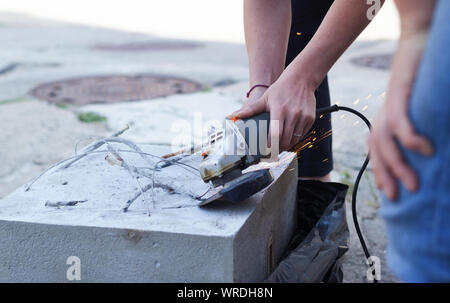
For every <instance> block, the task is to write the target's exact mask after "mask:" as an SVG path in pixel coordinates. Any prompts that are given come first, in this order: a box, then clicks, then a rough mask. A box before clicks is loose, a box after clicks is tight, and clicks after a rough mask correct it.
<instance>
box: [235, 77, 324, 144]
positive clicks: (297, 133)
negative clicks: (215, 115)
mask: <svg viewBox="0 0 450 303" xmlns="http://www.w3.org/2000/svg"><path fill="white" fill-rule="evenodd" d="M253 93H254V92H252V94H253ZM251 97H252V96H251ZM262 112H270V120H271V125H273V123H272V121H277V120H278V125H279V127H278V134H274V136H273V137H274V138H279V146H280V147H281V149H282V150H287V149H289V147H291V146H293V145H295V144H296V143H298V142H299V141H300V139H301V138H302V137H303V136H304V135H305V134H306V133H307V132H308V131H309V130H310V129H311V127H312V125H313V123H314V120H315V115H316V98H315V96H314V88H313V86H310V85H303V84H302V83H301V81H295V79H293V77H289V75H286V73H283V74H282V75H281V76H280V78H279V79H278V80H277V81H276V82H275V83H274V84H272V85H271V86H270V87H269V88H268V89H267V90H266V91H265V93H264V94H263V95H262V96H261V97H260V98H255V97H252V98H251V99H249V100H248V101H247V102H246V103H245V104H244V105H243V106H242V108H241V109H239V110H238V111H236V112H234V113H233V114H232V115H233V116H235V117H237V118H240V119H244V118H249V117H252V116H254V115H257V114H259V113H262ZM271 137H272V127H270V133H269V139H268V144H269V145H270V144H271V142H270V139H271Z"/></svg>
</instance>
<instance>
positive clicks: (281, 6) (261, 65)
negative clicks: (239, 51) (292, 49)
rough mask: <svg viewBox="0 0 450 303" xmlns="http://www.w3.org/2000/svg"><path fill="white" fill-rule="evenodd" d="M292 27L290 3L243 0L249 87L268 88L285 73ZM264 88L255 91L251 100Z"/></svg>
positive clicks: (285, 1) (261, 92) (287, 0)
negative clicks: (261, 85)
mask: <svg viewBox="0 0 450 303" xmlns="http://www.w3.org/2000/svg"><path fill="white" fill-rule="evenodd" d="M290 27H291V1H290V0H244V32H245V43H246V46H247V53H248V60H249V71H250V87H252V86H253V85H256V84H264V85H271V84H272V83H273V82H275V81H276V80H277V79H278V77H279V76H280V75H281V73H282V72H283V70H284V65H285V60H286V51H287V45H288V40H289V31H290ZM265 90H266V88H263V87H258V88H255V89H254V90H253V91H252V93H251V95H250V97H249V98H250V101H251V100H256V99H258V98H259V97H261V96H262V94H263V93H264V92H265Z"/></svg>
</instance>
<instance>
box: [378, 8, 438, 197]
mask: <svg viewBox="0 0 450 303" xmlns="http://www.w3.org/2000/svg"><path fill="white" fill-rule="evenodd" d="M395 2H396V5H397V8H398V11H399V14H400V20H401V35H400V39H399V42H398V47H397V51H396V54H395V57H394V61H393V65H392V73H391V79H390V81H389V87H388V91H387V94H386V102H385V104H384V105H383V108H382V109H381V111H380V113H379V114H378V116H377V118H376V120H375V122H374V127H373V131H372V134H371V135H370V138H369V148H370V155H371V158H372V165H373V171H374V174H375V180H376V183H377V187H378V188H380V189H382V190H383V191H384V192H385V194H386V195H387V196H388V197H389V198H390V199H391V200H395V199H396V197H397V185H396V181H395V180H396V179H399V180H401V182H402V183H403V184H404V185H405V187H406V188H408V189H409V190H411V191H415V190H417V189H418V186H419V184H418V180H417V177H416V174H415V172H414V171H413V170H412V169H411V168H410V167H409V166H408V165H406V163H405V161H404V159H403V156H402V155H401V152H400V150H399V149H398V147H397V144H396V140H398V141H399V142H400V143H401V144H402V145H403V146H405V147H406V148H409V149H411V150H415V151H417V152H420V153H422V154H424V155H431V154H432V153H433V148H432V146H431V144H430V143H429V142H428V140H427V139H426V138H424V137H423V136H420V135H418V134H417V133H416V132H415V130H414V128H413V126H412V124H411V122H410V121H409V118H408V103H409V98H410V94H411V90H412V87H413V84H414V81H415V78H416V72H417V69H418V66H419V64H420V60H421V58H422V54H423V51H424V49H425V43H426V40H427V39H426V38H427V33H428V30H429V27H430V23H431V19H432V15H433V10H434V7H435V3H436V2H435V1H434V0H429V1H423V0H396V1H395Z"/></svg>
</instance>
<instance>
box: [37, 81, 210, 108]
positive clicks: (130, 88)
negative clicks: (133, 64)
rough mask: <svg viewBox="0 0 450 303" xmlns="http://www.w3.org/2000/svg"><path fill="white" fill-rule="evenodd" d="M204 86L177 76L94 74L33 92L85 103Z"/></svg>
mask: <svg viewBox="0 0 450 303" xmlns="http://www.w3.org/2000/svg"><path fill="white" fill-rule="evenodd" d="M200 89H202V86H201V85H200V84H198V83H195V82H192V81H189V80H186V79H181V78H174V77H166V76H155V75H137V76H122V75H112V76H111V75H110V76H91V77H82V78H73V79H65V80H61V81H56V82H51V83H45V84H43V85H40V86H38V87H36V88H34V89H33V90H31V92H30V94H31V95H33V96H35V97H36V98H38V99H43V100H47V101H50V102H52V103H64V104H74V105H85V104H92V103H116V102H122V101H138V100H148V99H153V98H157V97H163V96H169V95H173V94H184V93H192V92H195V91H198V90H200Z"/></svg>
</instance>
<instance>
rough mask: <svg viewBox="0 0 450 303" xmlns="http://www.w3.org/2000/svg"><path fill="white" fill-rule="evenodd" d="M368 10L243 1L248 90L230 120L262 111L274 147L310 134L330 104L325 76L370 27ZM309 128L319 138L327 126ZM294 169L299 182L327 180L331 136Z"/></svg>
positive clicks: (309, 2) (347, 3) (305, 1)
mask: <svg viewBox="0 0 450 303" xmlns="http://www.w3.org/2000/svg"><path fill="white" fill-rule="evenodd" d="M370 9H371V5H368V4H366V1H361V0H335V1H333V0H321V1H318V0H292V3H291V0H244V27H245V39H246V45H247V52H248V57H249V68H250V88H251V89H250V91H249V93H248V94H247V95H248V101H247V102H246V103H245V104H244V105H243V107H242V108H241V109H240V110H238V111H237V112H235V113H233V115H234V116H237V117H238V118H247V117H250V116H253V115H255V114H258V113H261V112H265V111H268V112H270V115H271V120H272V121H274V120H277V121H278V122H279V132H278V134H275V136H278V137H279V146H280V147H281V148H282V149H288V148H289V147H291V146H293V145H295V144H296V143H298V142H299V140H300V139H301V137H303V136H304V135H305V134H306V133H307V132H308V131H309V130H310V129H311V126H312V125H313V123H314V121H315V111H316V108H318V107H324V106H329V105H330V96H329V91H328V82H327V78H326V75H327V73H328V71H329V69H330V68H331V67H332V66H333V64H334V63H335V62H336V60H337V59H338V58H339V57H340V56H341V54H342V53H343V52H344V51H345V50H346V49H347V47H348V46H350V44H351V43H352V42H353V41H354V40H355V39H356V37H357V36H358V35H359V34H360V33H361V32H362V30H363V29H364V28H365V27H366V26H367V25H368V24H369V23H370V20H369V18H368V17H367V15H368V13H367V12H368V11H369V10H370ZM285 66H286V68H285ZM271 125H273V123H272V124H271ZM314 128H315V131H316V133H317V134H319V135H320V133H321V132H326V131H329V130H330V129H331V122H330V121H329V119H327V118H325V119H318V121H317V122H316V123H315V125H314ZM271 135H273V134H271ZM269 138H270V137H269ZM326 159H327V160H326ZM324 160H325V161H324ZM299 167H300V169H299V174H300V177H302V178H304V179H317V180H321V181H329V173H330V171H331V170H332V169H333V157H332V153H331V136H330V137H328V138H327V139H325V140H323V141H321V142H319V143H317V144H315V148H314V150H312V149H306V150H304V151H301V153H300V154H299Z"/></svg>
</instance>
